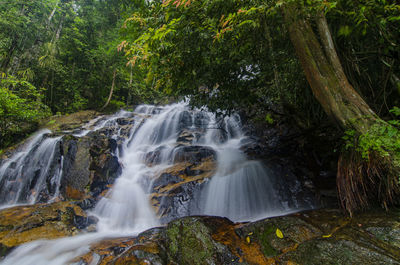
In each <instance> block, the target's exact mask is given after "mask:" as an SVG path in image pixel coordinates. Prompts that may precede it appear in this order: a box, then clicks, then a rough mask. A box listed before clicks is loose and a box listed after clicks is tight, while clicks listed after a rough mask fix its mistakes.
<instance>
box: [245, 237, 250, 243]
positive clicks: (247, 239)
mask: <svg viewBox="0 0 400 265" xmlns="http://www.w3.org/2000/svg"><path fill="white" fill-rule="evenodd" d="M246 242H247V243H248V244H250V237H249V236H247V237H246Z"/></svg>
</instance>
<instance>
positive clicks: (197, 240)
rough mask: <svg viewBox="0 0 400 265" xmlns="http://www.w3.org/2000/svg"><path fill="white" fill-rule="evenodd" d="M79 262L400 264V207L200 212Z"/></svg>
mask: <svg viewBox="0 0 400 265" xmlns="http://www.w3.org/2000/svg"><path fill="white" fill-rule="evenodd" d="M76 262H78V264H157V265H158V264H179V265H185V264H190V265H193V264H264V265H265V264H287V265H289V264H292V265H293V264H305V265H307V264H313V265H315V264H321V265H322V264H324V265H326V264H353V265H354V264H360V265H361V264H362V265H372V264H400V210H392V211H390V212H382V211H377V212H369V213H365V214H360V215H357V216H355V217H353V218H349V217H346V216H344V215H342V214H341V212H340V211H338V210H316V211H308V212H303V213H296V214H292V215H289V216H283V217H275V218H269V219H265V220H261V221H257V222H253V223H232V222H231V221H229V220H228V219H226V218H220V217H207V216H203V217H201V216H195V217H185V218H181V219H177V220H174V221H172V222H170V223H169V224H168V225H167V226H165V227H162V228H154V229H151V230H149V231H146V232H144V233H142V234H140V235H138V236H137V237H135V238H116V239H108V240H103V241H101V242H99V243H97V244H95V245H93V246H92V247H91V251H90V253H88V254H86V255H84V256H82V257H80V258H78V259H77V260H76Z"/></svg>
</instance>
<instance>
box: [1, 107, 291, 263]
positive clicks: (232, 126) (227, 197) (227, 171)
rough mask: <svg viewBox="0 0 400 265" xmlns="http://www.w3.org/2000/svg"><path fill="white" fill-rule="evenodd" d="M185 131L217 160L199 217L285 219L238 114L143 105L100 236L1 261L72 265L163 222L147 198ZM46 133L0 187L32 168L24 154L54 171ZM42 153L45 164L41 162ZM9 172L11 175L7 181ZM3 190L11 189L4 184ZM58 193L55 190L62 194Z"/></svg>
mask: <svg viewBox="0 0 400 265" xmlns="http://www.w3.org/2000/svg"><path fill="white" fill-rule="evenodd" d="M125 115H131V114H129V113H127V112H121V113H119V114H118V115H116V116H113V117H111V118H109V119H107V120H102V121H101V120H100V119H97V120H96V121H95V122H92V123H90V124H91V125H90V126H94V128H93V129H92V130H98V129H99V127H105V126H107V124H109V125H110V124H112V121H113V120H115V119H116V118H117V117H120V116H125ZM99 122H100V123H99ZM96 124H97V126H96ZM182 130H187V131H189V132H194V133H195V134H196V135H197V136H196V137H195V139H194V140H193V143H192V144H193V145H197V146H204V147H207V148H209V149H213V150H214V151H215V152H216V157H217V169H216V173H215V175H214V176H213V177H212V179H211V180H210V181H208V183H206V184H205V186H204V189H202V190H201V191H200V193H201V194H200V195H199V196H198V198H200V201H198V202H196V204H197V206H198V207H197V210H195V211H193V213H196V214H207V215H219V216H226V217H229V218H231V219H232V220H234V221H241V220H252V219H257V218H261V217H266V216H271V215H274V214H282V213H283V212H285V211H288V210H289V209H287V208H285V207H283V205H282V203H281V202H280V198H279V196H278V194H276V192H275V190H274V186H273V185H274V183H273V179H271V174H270V173H269V172H268V169H266V168H265V166H263V164H262V163H261V162H258V161H251V160H248V159H247V157H246V155H245V154H244V153H243V152H242V151H241V150H240V149H241V147H242V145H243V142H245V140H246V136H245V135H244V134H243V132H242V130H241V124H240V118H239V116H237V115H233V116H231V117H226V118H224V119H219V120H218V119H217V118H216V116H215V115H214V114H212V113H210V112H207V111H200V110H190V109H189V108H188V106H187V104H185V103H179V104H174V105H169V106H165V107H155V106H139V107H138V108H137V109H136V111H135V124H134V126H133V128H132V129H131V132H130V137H129V139H127V140H126V141H125V142H124V143H123V145H122V147H121V148H120V152H119V160H120V163H121V164H122V165H123V170H122V174H121V176H120V177H119V178H118V179H117V180H116V181H115V183H114V185H113V187H112V188H111V189H110V190H109V191H108V193H107V195H105V196H104V197H103V198H102V199H101V200H100V201H99V202H98V203H97V205H96V206H95V208H94V209H93V210H91V211H90V213H89V214H92V215H94V216H96V217H97V218H98V220H99V221H98V223H97V231H96V232H95V233H89V234H83V235H79V236H75V237H71V238H63V239H58V240H52V241H49V240H39V241H34V242H31V243H28V244H25V245H22V246H20V247H18V248H17V249H15V250H14V251H13V252H11V253H10V254H9V255H8V256H7V257H6V258H5V259H4V260H3V261H2V262H1V264H12V265H18V264H21V265H26V264H52V265H56V264H69V263H71V260H73V258H75V257H77V256H80V255H82V254H84V253H86V252H87V251H89V247H88V245H90V244H92V243H94V242H96V241H99V240H101V239H103V238H108V237H118V236H128V235H136V234H138V233H140V232H142V231H144V230H146V229H149V228H151V227H155V226H157V225H159V224H160V223H159V221H158V219H157V218H156V215H155V213H154V210H153V209H152V207H151V206H150V202H149V199H148V195H147V194H148V192H149V189H150V188H151V187H152V183H153V181H154V179H155V178H156V177H157V176H158V175H159V173H160V172H162V171H163V170H164V169H166V168H168V167H170V166H171V165H173V164H174V162H175V161H176V160H177V157H178V156H179V155H181V154H180V151H179V150H181V148H182V146H180V145H179V144H177V138H178V136H179V134H180V132H182ZM89 132H90V129H89V126H87V128H85V130H84V131H81V132H79V133H76V134H75V136H80V137H82V136H84V135H87V134H88V133H89ZM46 133H49V132H42V133H40V134H38V135H37V136H36V137H34V138H33V140H32V141H31V143H30V144H29V146H28V147H27V148H26V149H25V150H26V151H25V153H24V152H21V153H17V154H16V156H15V157H13V158H11V159H10V160H8V161H6V162H4V164H3V165H2V167H1V168H0V176H2V183H6V182H5V181H3V179H7V181H8V182H12V178H14V179H16V178H17V177H18V176H19V173H13V174H8V173H6V172H8V171H13V172H14V171H15V172H17V171H21V170H23V168H24V165H25V164H26V163H28V161H26V162H22V161H24V159H25V158H24V157H26V156H27V154H28V153H33V152H34V150H37V151H35V152H37V155H36V153H35V154H34V155H33V157H36V156H37V159H34V160H32V161H31V162H29V163H30V164H29V165H31V167H32V168H35V167H36V168H43V169H45V171H48V170H49V169H48V167H49V166H48V165H49V164H46V161H47V162H48V161H49V160H51V159H52V156H53V155H54V151H51V150H53V149H54V146H55V145H56V143H57V142H58V141H60V138H59V137H57V138H46V137H44V135H46ZM46 141H47V142H46ZM157 150H158V151H159V153H158V156H157V162H156V163H146V159H147V156H148V154H149V153H152V152H156V151H157ZM41 156H42V157H45V158H46V160H44V161H42V162H39V161H41V160H39V157H41ZM40 163H41V164H40ZM61 165H62V163H61ZM11 169H12V170H11ZM43 172H44V171H43ZM52 172H58V177H55V178H54V180H53V182H54V183H60V178H61V175H62V174H63V168H62V167H61V166H60V167H59V168H57V169H52ZM30 174H33V173H30ZM6 175H7V176H8V175H9V176H12V177H8V178H5V177H4V176H6ZM36 175H39V177H38V178H37V179H38V180H37V181H36V184H35V187H36V186H37V185H42V184H41V183H42V182H43V180H42V175H45V174H44V173H42V171H40V172H39V173H37V174H36ZM30 177H32V176H30V175H29V176H27V177H26V180H27V179H28V178H30ZM27 181H28V180H27ZM28 182H30V184H29V185H28V184H26V185H25V184H24V185H25V186H30V187H32V184H31V182H32V181H31V180H29V181H28ZM2 186H3V187H5V185H4V184H2ZM35 190H36V191H37V190H38V188H35ZM58 192H59V191H56V194H58ZM28 194H29V192H28ZM20 196H21V195H18V196H17V195H15V196H13V197H12V198H11V199H5V200H3V201H4V202H5V203H16V202H19V201H20V200H19V197H20ZM35 196H36V197H35ZM25 197H26V196H25ZM28 198H30V199H29V200H30V201H29V202H34V201H35V199H34V200H32V198H37V194H30V195H29V196H28ZM93 264H95V263H93Z"/></svg>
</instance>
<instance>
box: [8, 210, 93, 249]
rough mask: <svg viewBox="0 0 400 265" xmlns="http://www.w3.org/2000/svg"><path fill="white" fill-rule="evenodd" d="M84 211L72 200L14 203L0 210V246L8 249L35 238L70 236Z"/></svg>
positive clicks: (82, 216) (84, 216) (83, 215)
mask: <svg viewBox="0 0 400 265" xmlns="http://www.w3.org/2000/svg"><path fill="white" fill-rule="evenodd" d="M80 218H86V214H85V212H84V211H83V210H82V209H81V208H80V207H79V206H77V205H76V204H74V203H71V202H58V203H52V204H37V205H28V206H16V207H12V208H8V209H4V210H2V211H0V246H1V249H2V252H3V254H5V253H6V252H7V251H8V250H10V249H11V248H13V247H15V246H18V245H21V244H23V243H27V242H30V241H33V240H38V239H55V238H60V237H66V236H72V235H74V234H76V233H77V232H78V230H79V229H80V228H79V227H78V226H77V224H76V222H75V220H76V219H80Z"/></svg>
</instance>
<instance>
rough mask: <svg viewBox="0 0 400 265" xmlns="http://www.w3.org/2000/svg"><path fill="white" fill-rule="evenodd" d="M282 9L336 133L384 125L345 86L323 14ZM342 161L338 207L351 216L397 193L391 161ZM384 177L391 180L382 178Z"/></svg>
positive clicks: (289, 6) (288, 6)
mask: <svg viewBox="0 0 400 265" xmlns="http://www.w3.org/2000/svg"><path fill="white" fill-rule="evenodd" d="M282 10H283V14H284V19H285V22H286V24H287V26H288V29H289V34H290V39H291V42H292V44H293V46H294V48H295V51H296V54H297V57H298V59H299V61H300V63H301V66H302V68H303V70H304V73H305V75H306V78H307V80H308V83H309V85H310V87H311V89H312V92H313V94H314V96H315V98H316V99H317V100H318V102H319V103H320V104H321V105H322V107H323V109H324V110H325V112H326V113H327V114H328V116H329V117H330V118H331V119H332V120H334V121H335V122H336V124H337V125H338V126H339V127H340V128H342V129H343V130H354V131H355V132H356V135H362V134H365V133H367V132H368V131H369V130H370V129H371V128H372V126H374V125H376V124H380V123H382V124H385V122H384V121H383V120H381V119H380V118H379V117H378V115H377V114H376V113H375V112H374V111H373V110H372V109H371V108H370V107H369V106H368V104H367V103H366V102H365V100H364V99H363V98H362V97H361V96H360V95H359V94H358V93H357V91H356V90H355V89H354V88H353V86H352V85H351V84H350V83H349V81H348V79H347V77H346V75H345V73H344V70H343V67H342V65H341V63H340V60H339V57H338V55H337V53H336V50H335V47H334V43H333V40H332V37H331V33H330V31H329V27H328V24H327V21H326V18H325V16H324V14H323V13H318V14H312V15H310V14H309V12H307V11H305V10H304V9H302V7H301V5H300V4H298V3H294V2H291V3H290V4H286V5H284V6H283V7H282ZM313 23H315V24H313ZM314 25H316V26H314ZM392 155H394V156H396V154H392ZM398 155H399V154H397V156H398ZM348 157H349V156H346V158H344V157H342V158H341V159H340V161H339V163H338V176H337V185H338V191H339V197H340V200H341V204H342V206H343V207H344V208H345V209H347V210H348V211H349V212H350V213H352V211H354V210H356V209H359V208H364V207H367V206H368V204H369V202H371V200H376V199H377V197H378V199H379V200H380V202H381V203H382V204H383V205H384V206H386V205H387V204H389V203H391V202H393V198H394V197H395V196H396V194H398V191H399V187H398V186H399V185H398V175H396V174H398V169H395V170H394V168H396V166H395V165H394V164H393V163H394V161H395V159H393V158H390V157H389V158H388V157H381V156H379V155H378V156H374V159H375V160H376V161H363V159H360V157H359V156H358V157H357V155H356V156H355V155H354V154H351V155H350V157H352V158H353V159H351V160H347V159H348ZM388 172H391V173H390V174H391V175H393V174H394V176H383V174H386V173H388ZM393 172H395V173H393ZM390 174H389V175H390Z"/></svg>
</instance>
